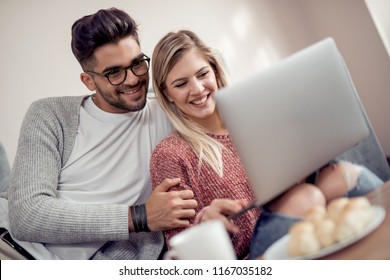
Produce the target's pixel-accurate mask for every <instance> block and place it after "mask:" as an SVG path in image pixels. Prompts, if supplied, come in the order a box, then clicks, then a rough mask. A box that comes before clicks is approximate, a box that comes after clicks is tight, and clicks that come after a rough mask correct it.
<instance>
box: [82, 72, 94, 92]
mask: <svg viewBox="0 0 390 280" xmlns="http://www.w3.org/2000/svg"><path fill="white" fill-rule="evenodd" d="M80 80H81V81H82V82H83V84H84V85H85V86H86V87H87V88H88V89H89V90H90V91H95V89H96V85H95V82H94V80H93V79H92V77H91V75H89V74H87V73H81V74H80Z"/></svg>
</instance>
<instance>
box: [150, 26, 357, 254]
mask: <svg viewBox="0 0 390 280" xmlns="http://www.w3.org/2000/svg"><path fill="white" fill-rule="evenodd" d="M152 61H153V64H152V71H153V87H154V90H155V94H156V97H157V99H158V101H159V103H160V105H161V107H162V108H163V110H164V111H165V113H166V114H167V115H168V117H169V118H170V120H171V122H172V123H173V125H174V127H175V131H174V132H173V133H172V134H171V135H170V136H169V137H168V138H167V139H165V140H163V141H162V142H161V143H160V144H159V145H158V146H157V147H156V149H155V150H154V152H153V154H152V157H151V163H150V168H151V180H152V186H153V187H156V186H157V185H158V184H160V183H161V181H162V180H163V179H164V178H175V177H179V178H181V183H180V185H178V186H177V187H174V188H176V189H186V188H188V189H191V190H192V191H193V192H194V196H195V197H194V198H195V199H196V200H197V202H198V208H197V209H196V210H195V211H196V212H197V217H196V219H190V220H189V221H188V226H192V225H193V224H195V223H196V222H197V221H199V220H201V221H203V220H207V219H210V218H216V217H217V218H220V219H222V220H223V221H224V223H225V225H226V227H227V229H228V230H229V231H230V232H231V233H232V236H231V237H232V242H233V245H234V247H235V250H236V253H237V257H238V258H239V259H241V258H245V257H247V254H248V252H249V246H250V242H251V239H252V235H253V232H254V229H255V224H256V221H257V220H259V224H258V226H257V229H256V231H259V228H264V229H266V230H267V233H268V232H269V234H267V235H266V236H263V235H262V238H261V240H260V243H261V245H262V246H263V247H267V246H269V245H270V244H272V242H274V241H275V240H274V239H275V236H278V235H280V234H281V233H283V234H284V233H285V232H286V228H288V227H289V226H290V225H291V224H292V223H293V222H295V221H297V220H298V219H299V218H301V217H303V216H304V215H305V214H306V212H307V211H308V210H309V209H311V208H312V207H314V206H317V205H325V204H326V203H327V201H330V200H331V199H333V198H336V197H340V196H343V195H344V194H345V193H346V192H347V191H348V189H351V188H352V187H353V186H355V185H356V181H357V178H358V175H359V174H360V172H361V170H362V168H361V167H358V166H356V165H353V164H350V163H347V162H342V163H337V164H334V165H330V166H327V167H325V168H324V169H323V170H322V171H321V172H319V176H318V178H317V179H316V183H317V184H316V185H317V186H314V185H313V184H309V183H301V184H298V185H296V186H294V187H292V188H291V189H290V190H289V191H287V192H286V193H285V194H283V195H282V196H280V197H279V198H277V199H275V200H273V201H272V202H271V203H269V205H267V206H266V211H265V212H264V215H263V214H262V217H261V218H260V219H259V215H260V211H259V209H252V210H250V211H248V212H246V213H245V214H243V215H241V216H239V217H237V218H236V219H234V221H233V222H232V221H229V220H228V219H227V218H226V216H225V214H229V213H231V212H235V211H238V210H240V209H242V208H243V207H245V205H247V204H248V203H250V202H253V201H254V193H253V191H252V189H251V187H250V183H249V181H248V178H247V177H246V175H245V171H244V168H243V165H242V164H241V162H240V159H239V157H238V154H237V152H236V150H235V148H234V146H233V144H232V142H231V139H230V137H229V133H228V131H227V130H226V127H225V125H224V123H223V120H222V118H221V116H220V115H219V113H218V110H217V106H216V102H215V94H216V92H217V91H218V89H219V88H221V87H224V86H226V85H227V79H226V76H225V74H224V70H223V68H222V66H221V63H220V61H219V59H218V56H217V55H216V54H215V53H214V52H213V51H212V49H211V48H209V47H207V46H206V45H205V44H204V43H203V42H202V41H201V40H200V39H199V38H198V36H197V35H196V34H194V33H193V32H191V31H187V30H181V31H179V32H177V33H173V32H171V33H168V34H167V35H166V36H165V37H163V38H162V39H161V40H160V41H159V42H158V44H157V45H156V47H155V49H154V52H153V57H152ZM346 178H348V180H346ZM221 199H222V200H221ZM209 205H211V207H209ZM270 213H274V214H270ZM263 216H264V218H263ZM183 229H185V228H180V229H174V230H167V231H165V233H164V234H165V237H166V240H167V241H169V239H170V238H171V237H172V236H173V235H175V234H177V233H178V232H180V231H182V230H183ZM268 235H269V236H268ZM168 244H169V242H168Z"/></svg>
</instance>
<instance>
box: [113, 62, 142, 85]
mask: <svg viewBox="0 0 390 280" xmlns="http://www.w3.org/2000/svg"><path fill="white" fill-rule="evenodd" d="M128 69H130V70H131V72H133V73H134V75H136V76H142V75H145V74H146V73H147V72H148V70H149V62H148V60H147V59H140V60H138V61H137V62H135V63H134V64H132V65H130V66H129V67H126V68H119V69H116V70H114V71H112V72H110V73H109V74H108V75H107V78H108V80H109V82H110V83H111V84H112V85H120V84H121V83H123V82H124V81H125V80H126V77H127V71H128Z"/></svg>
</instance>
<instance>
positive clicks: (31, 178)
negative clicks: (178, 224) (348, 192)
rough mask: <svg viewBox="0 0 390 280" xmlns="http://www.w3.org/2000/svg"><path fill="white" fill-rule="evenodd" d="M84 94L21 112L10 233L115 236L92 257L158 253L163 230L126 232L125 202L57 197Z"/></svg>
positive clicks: (52, 239)
mask: <svg viewBox="0 0 390 280" xmlns="http://www.w3.org/2000/svg"><path fill="white" fill-rule="evenodd" d="M85 98H86V96H67V97H52V98H45V99H42V100H38V101H36V102H34V103H33V104H32V105H31V106H30V108H29V109H28V111H27V113H26V116H25V118H24V121H23V124H22V127H21V131H20V136H19V143H18V149H17V153H16V157H15V162H14V166H13V171H12V175H11V180H10V190H9V213H10V214H9V217H10V225H11V233H12V234H13V236H14V237H15V238H16V239H18V240H22V241H32V242H41V243H86V242H99V241H114V242H109V243H106V245H105V246H104V247H103V248H102V249H101V250H100V251H99V252H98V253H97V254H96V255H95V256H94V258H96V259H157V257H158V256H159V254H160V252H161V250H162V247H163V243H164V238H163V235H162V233H161V232H152V233H130V234H129V232H128V207H127V206H126V205H112V204H111V205H86V204H75V203H71V202H67V201H64V200H59V199H57V198H56V192H57V184H58V178H59V174H60V170H61V167H62V166H63V165H64V164H65V163H66V161H67V160H68V158H69V156H70V154H71V151H72V148H73V145H74V141H75V136H76V133H77V128H78V124H79V114H80V106H81V104H82V102H83V100H84V99H85Z"/></svg>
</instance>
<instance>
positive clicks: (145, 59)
mask: <svg viewBox="0 0 390 280" xmlns="http://www.w3.org/2000/svg"><path fill="white" fill-rule="evenodd" d="M143 61H146V63H147V66H148V67H147V68H146V72H145V73H143V74H140V75H138V74H136V73H134V70H133V67H134V66H135V63H139V62H143ZM149 67H150V57H148V56H147V55H146V54H144V53H142V58H136V59H134V60H133V62H132V63H131V64H130V65H129V66H125V67H117V68H115V69H112V70H109V71H108V72H106V73H104V72H103V73H98V72H94V71H91V70H84V72H85V73H89V74H94V75H97V76H100V77H106V79H107V80H108V82H109V83H110V84H111V85H113V86H119V85H121V84H123V83H124V82H125V81H126V79H127V71H128V70H129V69H130V71H131V73H133V74H134V75H135V76H137V77H140V76H143V75H145V74H146V73H148V71H149ZM118 70H124V71H125V76H124V78H123V81H122V82H120V83H118V84H113V83H112V82H111V81H110V78H109V77H108V76H109V75H110V74H112V72H113V71H118Z"/></svg>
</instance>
